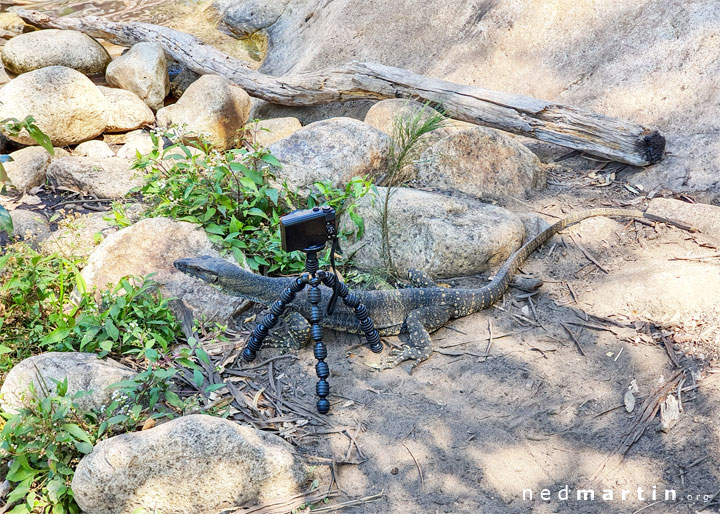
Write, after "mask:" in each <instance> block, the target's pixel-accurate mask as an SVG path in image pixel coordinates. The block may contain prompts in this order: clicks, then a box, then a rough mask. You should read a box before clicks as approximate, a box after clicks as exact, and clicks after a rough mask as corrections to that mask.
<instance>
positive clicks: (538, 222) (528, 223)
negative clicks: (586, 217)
mask: <svg viewBox="0 0 720 514" xmlns="http://www.w3.org/2000/svg"><path fill="white" fill-rule="evenodd" d="M514 214H515V216H517V217H518V218H520V221H522V223H523V226H524V227H525V239H524V240H523V244H525V243H527V242H528V241H529V240H531V239H532V238H533V237H535V236H536V235H538V234H539V233H540V232H542V231H543V230H545V229H547V228H550V223H548V222H547V221H545V220H544V219H542V218H541V217H540V216H538V215H537V214H535V213H533V212H516V213H514ZM591 219H593V218H591Z"/></svg>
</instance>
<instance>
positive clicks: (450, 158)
mask: <svg viewBox="0 0 720 514" xmlns="http://www.w3.org/2000/svg"><path fill="white" fill-rule="evenodd" d="M415 170H416V172H417V183H418V185H420V186H423V187H432V188H437V189H442V190H450V191H452V190H456V191H461V192H463V193H467V194H470V195H473V196H476V197H479V198H503V197H507V196H526V195H527V194H528V193H530V191H532V190H533V189H539V188H542V187H544V186H545V169H544V168H543V165H542V163H541V162H540V160H539V159H538V158H537V157H536V156H535V154H533V153H532V152H531V151H530V150H528V149H527V148H525V147H524V146H523V145H521V144H520V143H518V142H517V141H515V140H514V139H512V138H511V137H509V136H506V135H504V134H503V133H501V132H499V131H497V130H493V129H490V128H485V127H473V128H470V129H467V130H463V131H461V132H456V133H455V134H450V135H449V136H447V137H444V138H443V139H441V140H440V141H438V142H436V143H435V144H434V145H432V146H431V147H430V148H428V149H427V150H425V151H424V152H423V153H422V154H421V155H420V158H419V159H418V160H417V162H416V163H415Z"/></svg>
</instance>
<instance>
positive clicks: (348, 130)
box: [268, 118, 390, 194]
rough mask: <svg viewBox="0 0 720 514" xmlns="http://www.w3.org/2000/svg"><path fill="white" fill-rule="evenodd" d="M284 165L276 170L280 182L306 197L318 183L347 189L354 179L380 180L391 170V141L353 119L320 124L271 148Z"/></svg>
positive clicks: (316, 123) (317, 123)
mask: <svg viewBox="0 0 720 514" xmlns="http://www.w3.org/2000/svg"><path fill="white" fill-rule="evenodd" d="M268 149H269V150H270V152H271V153H272V154H273V155H274V156H275V157H276V158H277V159H278V160H279V161H280V162H281V163H282V167H281V168H279V169H276V170H274V173H275V175H276V176H277V179H278V181H279V182H282V181H287V185H288V187H289V188H290V190H291V191H297V192H299V193H300V194H303V192H305V194H306V193H307V191H308V190H309V188H311V187H312V184H313V183H314V182H318V181H321V180H330V181H331V182H332V184H333V185H334V186H336V187H341V186H344V185H345V184H346V183H347V182H349V181H350V179H352V178H353V177H376V176H378V175H381V174H382V173H384V172H385V171H386V169H387V159H388V151H389V149H390V138H389V137H388V136H387V135H386V134H384V133H383V132H380V131H379V130H377V129H376V128H373V127H371V126H370V125H367V124H366V123H363V122H361V121H358V120H353V119H351V118H332V119H329V120H324V121H317V122H315V123H311V124H310V125H308V126H306V127H303V128H302V129H300V130H298V131H297V132H295V133H294V134H292V135H291V136H289V137H286V138H285V139H281V140H280V141H278V142H277V143H274V144H272V145H270V147H269V148H268Z"/></svg>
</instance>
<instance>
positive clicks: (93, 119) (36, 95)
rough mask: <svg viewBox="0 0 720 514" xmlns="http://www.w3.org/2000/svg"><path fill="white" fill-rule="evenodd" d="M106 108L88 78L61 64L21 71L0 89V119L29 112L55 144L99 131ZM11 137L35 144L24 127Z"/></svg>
mask: <svg viewBox="0 0 720 514" xmlns="http://www.w3.org/2000/svg"><path fill="white" fill-rule="evenodd" d="M108 108H109V104H108V102H107V100H106V99H105V97H104V96H103V94H102V93H101V92H100V90H99V89H98V88H97V86H95V84H93V83H92V81H91V80H90V79H89V78H87V77H86V76H85V75H83V74H82V73H80V72H79V71H75V70H73V69H71V68H67V67H64V66H49V67H47V68H41V69H39V70H35V71H30V72H27V73H23V74H22V75H20V76H18V77H17V78H14V79H13V80H11V81H10V82H8V83H7V84H6V85H5V86H4V87H3V88H2V89H0V119H4V118H17V119H20V120H22V119H24V118H25V117H26V116H32V117H33V118H35V122H36V124H37V126H38V127H39V128H40V130H42V131H43V132H45V134H47V135H48V136H49V137H50V139H51V140H52V142H53V144H54V145H55V146H67V145H74V144H77V143H81V142H83V141H86V140H88V139H93V138H94V137H96V136H98V135H100V134H101V133H102V131H103V130H104V129H105V124H106V123H105V112H106V111H107V109H108ZM10 139H12V140H13V141H16V142H18V143H22V144H26V145H32V144H36V143H35V140H34V139H32V138H31V137H30V136H29V135H28V134H27V133H26V132H25V131H23V132H21V133H20V135H18V136H16V137H12V138H10Z"/></svg>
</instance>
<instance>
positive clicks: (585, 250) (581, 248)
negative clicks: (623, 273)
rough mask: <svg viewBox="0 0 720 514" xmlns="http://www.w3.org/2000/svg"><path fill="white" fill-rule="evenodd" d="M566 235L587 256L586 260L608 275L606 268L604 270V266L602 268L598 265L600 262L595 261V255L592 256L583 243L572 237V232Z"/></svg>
mask: <svg viewBox="0 0 720 514" xmlns="http://www.w3.org/2000/svg"><path fill="white" fill-rule="evenodd" d="M568 236H570V239H572V242H573V243H575V246H577V247H578V248H580V251H581V252H582V253H583V255H585V257H587V258H588V260H589V261H590V262H592V263H593V264H594V265H595V266H597V267H598V268H600V271H602V272H603V273H605V274H606V275H609V273H608V270H606V269H605V268H603V267H602V266H601V265H600V263H599V262H598V261H597V259H596V258H595V257H593V256H592V255H591V254H590V252H588V251H587V249H585V247H584V246H583V245H581V244H580V243H579V242H578V241H576V240H575V238H574V237H573V235H572V234H568Z"/></svg>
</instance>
